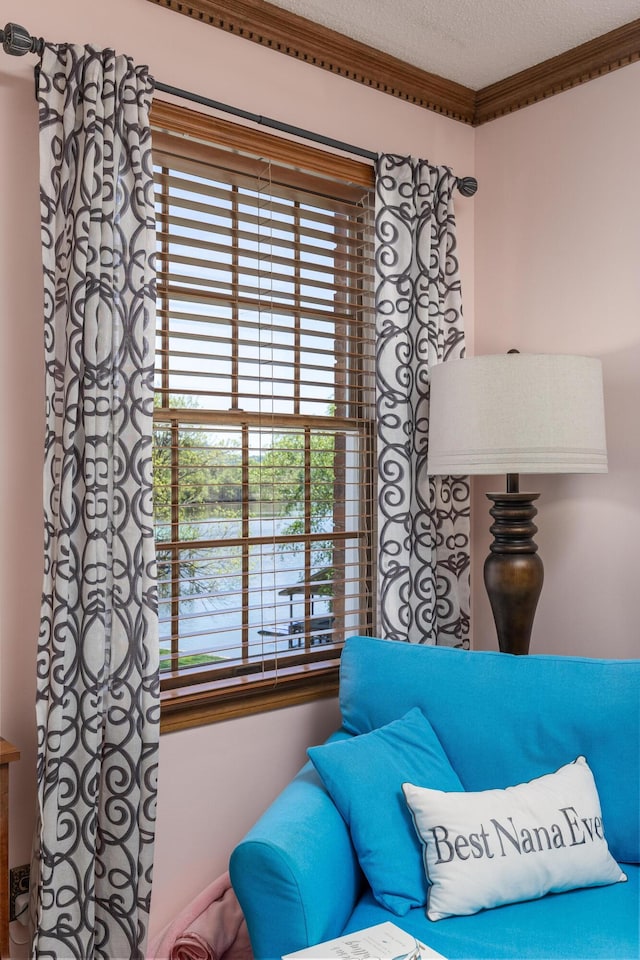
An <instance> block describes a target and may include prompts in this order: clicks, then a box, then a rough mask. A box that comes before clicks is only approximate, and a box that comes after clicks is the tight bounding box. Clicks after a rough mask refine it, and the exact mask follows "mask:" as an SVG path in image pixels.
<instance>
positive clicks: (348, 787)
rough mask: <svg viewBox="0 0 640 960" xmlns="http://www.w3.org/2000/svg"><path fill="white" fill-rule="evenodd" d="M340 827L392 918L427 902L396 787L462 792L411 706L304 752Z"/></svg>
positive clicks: (411, 830)
mask: <svg viewBox="0 0 640 960" xmlns="http://www.w3.org/2000/svg"><path fill="white" fill-rule="evenodd" d="M307 752H308V754H309V757H310V759H311V762H312V763H313V765H314V766H315V768H316V770H317V771H318V774H319V775H320V777H321V779H322V781H323V783H324V785H325V787H326V789H327V792H328V793H329V795H330V796H331V798H332V800H333V802H334V803H335V805H336V807H337V808H338V810H339V811H340V813H341V814H342V817H343V818H344V820H345V821H346V823H347V825H348V827H349V830H350V831H351V839H352V841H353V845H354V848H355V851H356V853H357V855H358V860H359V861H360V866H361V867H362V870H363V872H364V874H365V876H366V878H367V880H368V881H369V885H370V886H371V890H372V893H373V895H374V897H375V898H376V900H377V901H378V902H379V903H381V904H382V905H383V906H385V907H386V908H387V909H388V910H391V911H392V912H393V913H395V914H396V915H398V916H403V915H404V914H406V913H407V912H408V911H409V910H410V909H411V908H412V907H417V906H424V905H425V904H426V902H427V881H426V877H425V874H424V869H423V865H422V850H421V845H420V842H419V840H418V838H417V836H416V832H415V830H414V827H413V822H412V819H411V815H410V813H409V811H408V809H407V806H406V804H405V802H404V796H403V793H402V784H403V783H405V782H406V781H410V782H412V783H415V784H419V785H420V786H422V787H430V788H431V789H432V790H446V791H448V792H456V791H461V790H462V789H463V787H462V784H461V783H460V780H459V778H458V775H457V773H456V772H455V771H454V769H453V767H452V766H451V764H450V763H449V760H448V758H447V756H446V754H445V752H444V750H443V748H442V745H441V744H440V741H439V740H438V738H437V736H436V734H435V733H434V731H433V728H432V726H431V724H430V723H429V721H428V720H427V719H426V717H425V716H424V714H423V713H422V711H421V710H420V709H418V708H417V707H415V708H414V709H413V710H410V711H409V713H407V714H405V716H404V717H402V718H401V719H400V720H394V721H393V722H391V723H389V724H387V726H384V727H380V728H379V729H377V730H372V731H371V733H364V734H362V735H361V736H358V737H353V738H351V739H349V740H339V741H336V742H334V743H327V744H324V745H323V746H320V747H311V748H310V749H309V750H308V751H307Z"/></svg>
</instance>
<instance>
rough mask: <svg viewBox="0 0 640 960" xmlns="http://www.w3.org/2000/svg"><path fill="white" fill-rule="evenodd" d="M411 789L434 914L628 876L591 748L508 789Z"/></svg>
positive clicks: (474, 910)
mask: <svg viewBox="0 0 640 960" xmlns="http://www.w3.org/2000/svg"><path fill="white" fill-rule="evenodd" d="M402 789H403V791H404V795H405V799H406V801H407V804H408V805H409V809H410V810H411V814H412V816H413V822H414V825H415V828H416V831H417V833H418V836H419V837H420V840H421V841H422V845H423V859H424V865H425V870H426V874H427V880H428V881H429V883H430V888H429V894H428V899H427V917H428V918H429V919H430V920H441V919H442V918H443V917H452V916H465V915H468V914H471V913H477V912H478V911H479V910H483V909H486V908H489V907H497V906H499V905H500V904H504V903H515V902H516V901H519V900H533V899H536V898H537V897H543V896H544V895H545V894H546V893H552V892H553V893H560V892H562V891H564V890H571V889H574V888H575V887H596V886H604V885H605V884H608V883H617V882H619V881H624V880H626V879H627V878H626V876H625V874H624V873H623V872H622V871H621V870H620V867H619V866H618V864H617V863H616V861H615V860H614V859H613V857H612V856H611V854H610V853H609V847H608V846H607V841H606V840H605V837H604V829H603V825H602V812H601V810H600V800H599V798H598V791H597V789H596V785H595V781H594V779H593V774H592V773H591V770H590V769H589V766H588V764H587V761H586V760H585V758H584V757H578V758H577V760H575V761H574V762H573V763H568V764H567V765H566V766H564V767H561V768H560V769H559V770H558V771H557V772H556V773H548V774H546V775H545V776H543V777H538V778H536V779H535V780H530V781H529V782H528V783H520V784H518V785H517V786H515V787H507V788H506V789H505V790H483V791H480V792H478V793H444V792H443V791H441V790H430V789H427V788H426V787H418V786H414V784H411V783H404V784H403V785H402Z"/></svg>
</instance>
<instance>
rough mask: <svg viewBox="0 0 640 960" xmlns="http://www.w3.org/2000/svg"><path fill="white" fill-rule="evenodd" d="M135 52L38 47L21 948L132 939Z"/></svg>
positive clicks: (154, 719) (141, 165)
mask: <svg viewBox="0 0 640 960" xmlns="http://www.w3.org/2000/svg"><path fill="white" fill-rule="evenodd" d="M152 91H153V81H152V79H151V78H150V76H149V75H148V71H147V68H146V67H135V66H134V65H133V64H132V62H131V60H130V59H129V58H127V57H124V56H116V55H115V54H114V52H113V51H112V50H104V51H100V50H96V49H94V48H92V47H79V46H71V45H61V46H52V45H49V46H47V47H46V48H45V50H44V53H43V56H42V62H41V65H40V71H39V80H38V102H39V109H40V187H41V207H42V244H43V267H44V309H45V316H44V331H45V367H46V372H45V376H46V437H45V468H44V509H45V570H44V588H43V606H42V619H41V627H40V637H39V645H38V661H37V670H38V678H37V704H36V719H37V728H38V770H37V774H38V817H39V822H38V826H37V832H36V837H35V844H34V860H33V865H32V903H33V904H34V909H33V914H34V917H33V919H34V924H35V934H34V940H33V945H32V955H33V956H34V957H51V958H58V957H60V958H61V957H65V958H68V957H76V958H81V960H91V958H97V957H101V958H109V960H115V958H125V957H126V958H138V957H143V956H144V950H145V940H146V931H147V919H148V912H149V905H150V898H151V873H152V862H153V842H154V833H155V804H156V790H157V750H158V733H159V687H158V636H157V634H158V627H157V609H156V608H157V602H156V573H155V550H154V537H153V523H152V474H151V471H152V458H151V427H152V416H153V375H154V338H155V273H154V263H153V257H154V251H155V214H154V201H153V178H152V161H151V134H150V128H149V122H148V114H149V108H150V104H151V97H152Z"/></svg>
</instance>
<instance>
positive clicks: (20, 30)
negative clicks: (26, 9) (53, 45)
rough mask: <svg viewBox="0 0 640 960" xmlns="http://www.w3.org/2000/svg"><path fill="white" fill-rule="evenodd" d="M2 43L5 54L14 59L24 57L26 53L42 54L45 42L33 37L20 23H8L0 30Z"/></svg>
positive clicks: (0, 41)
mask: <svg viewBox="0 0 640 960" xmlns="http://www.w3.org/2000/svg"><path fill="white" fill-rule="evenodd" d="M0 43H2V49H3V50H4V52H5V53H8V54H9V55H10V56H12V57H24V55H25V54H26V53H38V54H40V53H42V50H43V48H44V40H43V39H42V37H40V39H39V40H38V38H37V37H32V36H31V34H30V33H29V31H28V30H25V28H24V27H21V26H20V24H19V23H7V24H6V25H5V28H4V30H0Z"/></svg>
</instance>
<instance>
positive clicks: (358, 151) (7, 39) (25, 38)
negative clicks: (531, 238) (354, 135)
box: [0, 23, 478, 197]
mask: <svg viewBox="0 0 640 960" xmlns="http://www.w3.org/2000/svg"><path fill="white" fill-rule="evenodd" d="M0 43H1V44H2V49H3V50H4V52H5V53H8V54H9V55H10V56H12V57H23V56H24V55H25V54H27V53H37V54H38V55H42V51H43V50H44V45H45V41H44V40H43V38H42V37H39V38H38V37H33V36H31V34H30V33H29V31H28V30H26V29H25V28H24V27H21V26H20V24H18V23H7V24H6V26H5V28H4V30H2V29H0ZM155 89H156V90H160V91H161V92H162V93H168V94H170V95H172V96H174V97H179V98H180V99H182V100H191V101H192V102H193V103H199V104H200V105H201V106H204V107H210V108H212V109H214V110H219V111H220V112H221V113H229V114H231V115H232V116H234V117H240V118H242V119H243V120H251V121H252V122H253V123H257V124H260V125H261V126H263V127H271V128H272V129H273V130H278V131H280V132H281V133H288V134H291V135H292V136H294V137H300V138H301V139H303V140H312V141H313V142H315V143H320V144H322V145H323V146H325V147H333V148H334V149H336V150H342V151H344V152H345V153H351V154H353V155H354V156H356V157H363V158H364V159H365V160H371V161H373V162H374V163H375V162H376V160H377V159H378V154H377V153H373V152H372V151H371V150H365V149H364V148H363V147H355V146H354V145H353V144H351V143H344V141H342V140H334V139H333V138H332V137H325V136H323V134H321V133H313V131H311V130H304V129H302V127H294V126H291V124H288V123H282V122H281V121H280V120H273V119H272V118H270V117H263V116H260V115H259V114H257V113H250V112H249V111H248V110H242V109H240V107H232V106H230V105H229V104H228V103H220V102H219V101H218V100H211V99H210V98H209V97H203V96H201V95H200V94H198V93H190V92H189V91H188V90H182V89H181V88H180V87H172V86H170V85H169V84H167V83H160V82H156V83H155ZM456 186H457V188H458V190H459V191H460V193H461V194H462V196H463V197H472V196H473V195H474V193H475V192H476V190H477V189H478V181H477V180H476V178H475V177H456Z"/></svg>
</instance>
